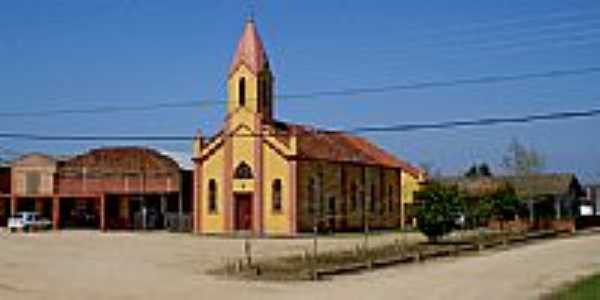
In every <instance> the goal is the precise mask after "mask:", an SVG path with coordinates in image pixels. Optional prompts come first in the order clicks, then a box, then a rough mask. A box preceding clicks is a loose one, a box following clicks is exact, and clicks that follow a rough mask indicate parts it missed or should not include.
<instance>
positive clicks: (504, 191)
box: [482, 185, 521, 230]
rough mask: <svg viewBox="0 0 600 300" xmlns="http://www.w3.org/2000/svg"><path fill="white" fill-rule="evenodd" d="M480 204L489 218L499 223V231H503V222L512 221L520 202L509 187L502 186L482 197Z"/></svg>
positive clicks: (513, 190)
mask: <svg viewBox="0 0 600 300" xmlns="http://www.w3.org/2000/svg"><path fill="white" fill-rule="evenodd" d="M482 202H483V203H482V205H484V206H485V207H486V209H489V216H490V217H493V218H495V219H496V220H498V222H500V230H503V228H504V222H505V221H508V220H512V218H513V217H514V216H515V214H517V212H518V211H519V209H520V208H521V201H520V200H519V197H518V196H517V193H516V192H515V189H514V188H513V187H512V186H510V185H506V186H503V187H501V188H499V189H498V190H496V191H495V192H494V193H492V194H490V195H488V196H486V197H484V199H483V201H482Z"/></svg>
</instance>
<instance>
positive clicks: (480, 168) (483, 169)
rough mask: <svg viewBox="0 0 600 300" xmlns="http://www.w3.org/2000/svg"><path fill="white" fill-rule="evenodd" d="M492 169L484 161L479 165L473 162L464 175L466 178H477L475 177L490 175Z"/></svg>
mask: <svg viewBox="0 0 600 300" xmlns="http://www.w3.org/2000/svg"><path fill="white" fill-rule="evenodd" d="M492 176H493V175H492V171H491V169H490V166H489V165H488V164H486V163H482V164H480V165H478V164H473V165H472V166H471V167H470V168H469V170H468V171H467V172H466V173H465V177H467V178H477V177H492Z"/></svg>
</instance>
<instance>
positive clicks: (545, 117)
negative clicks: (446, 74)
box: [352, 109, 600, 133]
mask: <svg viewBox="0 0 600 300" xmlns="http://www.w3.org/2000/svg"><path fill="white" fill-rule="evenodd" d="M598 115H600V109H591V110H586V111H565V112H556V113H549V114H535V115H526V116H521V117H509V118H484V119H476V120H458V121H447V122H440V123H429V124H400V125H391V126H379V127H377V126H373V127H359V128H356V129H354V130H353V131H352V132H356V133H360V132H363V133H365V132H406V131H417V130H431V129H452V128H459V127H473V126H494V125H501V124H518V123H532V122H537V121H552V120H565V119H575V118H584V117H595V116H598Z"/></svg>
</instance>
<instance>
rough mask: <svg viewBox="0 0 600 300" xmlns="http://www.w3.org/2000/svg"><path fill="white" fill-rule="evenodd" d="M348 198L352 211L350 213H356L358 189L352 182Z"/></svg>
mask: <svg viewBox="0 0 600 300" xmlns="http://www.w3.org/2000/svg"><path fill="white" fill-rule="evenodd" d="M350 197H351V201H350V209H352V211H356V209H357V208H358V187H357V186H356V183H354V182H353V183H352V185H351V186H350Z"/></svg>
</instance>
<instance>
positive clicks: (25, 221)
mask: <svg viewBox="0 0 600 300" xmlns="http://www.w3.org/2000/svg"><path fill="white" fill-rule="evenodd" d="M51 227H52V222H50V220H48V219H44V218H41V217H40V214H39V213H36V212H20V213H17V214H16V215H15V216H13V217H11V218H9V219H8V229H9V230H10V231H11V232H15V231H32V230H41V229H50V228H51Z"/></svg>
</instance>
